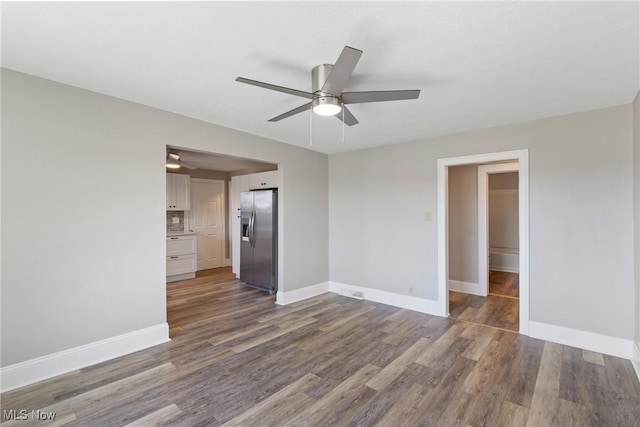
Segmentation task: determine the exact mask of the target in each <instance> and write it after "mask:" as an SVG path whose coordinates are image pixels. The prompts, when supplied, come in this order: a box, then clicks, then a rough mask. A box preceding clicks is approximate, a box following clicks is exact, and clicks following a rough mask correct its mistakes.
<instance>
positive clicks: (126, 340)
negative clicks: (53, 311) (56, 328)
mask: <svg viewBox="0 0 640 427" xmlns="http://www.w3.org/2000/svg"><path fill="white" fill-rule="evenodd" d="M168 341H170V338H169V325H168V324H167V323H161V324H159V325H156V326H151V327H149V328H145V329H140V330H137V331H133V332H128V333H126V334H122V335H118V336H115V337H111V338H107V339H104V340H100V341H96V342H93V343H90V344H86V345H82V346H80V347H74V348H70V349H68V350H63V351H59V352H57V353H53V354H48V355H46V356H42V357H38V358H35V359H31V360H27V361H25V362H20V363H16V364H14V365H9V366H7V367H4V368H0V386H1V387H2V390H1V391H2V392H5V391H8V390H13V389H15V388H18V387H22V386H25V385H28V384H32V383H34V382H37V381H41V380H44V379H47V378H51V377H55V376H56V375H60V374H64V373H67V372H71V371H75V370H77V369H81V368H84V367H87V366H91V365H95V364H96V363H100V362H104V361H105V360H109V359H113V358H116V357H120V356H124V355H125V354H129V353H133V352H134V351H138V350H142V349H145V348H148V347H152V346H154V345H158V344H162V343H165V342H168Z"/></svg>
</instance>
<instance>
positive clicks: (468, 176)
mask: <svg viewBox="0 0 640 427" xmlns="http://www.w3.org/2000/svg"><path fill="white" fill-rule="evenodd" d="M456 168H459V169H456ZM511 172H515V173H517V182H516V187H517V189H516V188H510V189H509V190H516V191H497V192H495V191H494V195H497V196H499V197H501V196H502V197H503V198H505V197H504V196H508V197H506V199H508V200H507V201H505V200H502V201H498V202H495V203H494V204H495V206H494V208H496V207H497V208H498V210H499V209H501V207H500V206H501V205H500V203H501V202H502V209H504V211H503V212H499V214H500V213H501V214H505V213H506V210H509V211H511V213H513V208H514V203H515V207H516V211H517V213H516V217H517V220H515V221H514V219H513V217H510V218H509V221H510V222H509V223H508V224H507V225H508V227H507V229H506V230H502V233H503V234H504V233H511V234H510V239H511V240H504V235H502V236H500V235H499V233H500V232H501V231H500V229H498V230H494V231H497V232H498V234H497V235H496V236H495V237H494V244H493V247H492V245H491V239H490V235H491V234H490V233H491V232H490V231H489V230H490V219H491V218H490V213H491V212H490V207H491V204H490V201H489V196H490V193H491V190H490V185H491V183H490V177H491V176H492V175H494V174H502V173H504V174H507V173H511ZM496 176H497V175H496ZM505 177H507V178H505ZM500 179H502V181H505V180H507V179H512V180H513V175H510V176H507V175H501V176H500V177H499V179H498V181H500ZM465 180H466V184H465ZM460 183H462V184H465V185H466V189H467V192H466V193H462V194H460V193H458V192H452V190H454V189H455V187H456V186H458V185H460ZM469 183H471V184H469ZM476 184H477V185H476ZM494 185H497V186H499V185H506V184H505V183H504V182H497V183H494ZM509 185H510V186H513V182H511V183H510V184H509ZM437 187H438V302H439V307H440V309H441V314H442V315H443V316H449V315H451V316H452V317H457V318H460V319H461V320H468V321H472V322H476V323H483V324H490V325H491V326H496V327H501V328H503V329H509V330H514V331H518V332H520V333H521V334H525V335H528V332H529V205H528V200H529V196H528V194H529V182H528V150H515V151H507V152H499V153H488V154H479V155H472V156H462V157H451V158H444V159H439V160H438V185H437ZM496 190H497V188H496ZM505 190H506V189H505ZM499 197H498V199H497V200H499ZM465 199H466V202H465ZM469 200H471V202H469ZM461 203H462V204H461ZM465 203H466V205H465ZM494 211H495V209H494ZM494 213H495V212H494ZM452 214H453V217H452ZM499 214H498V215H497V218H494V222H495V220H496V219H497V220H500V215H499ZM503 216H504V215H503ZM494 228H496V227H495V226H494ZM514 234H515V235H516V236H515V237H514ZM496 239H497V240H496ZM501 239H502V240H501ZM514 240H515V241H517V245H515V246H517V248H514V247H513V246H514V244H513V241H514ZM504 242H508V243H504ZM498 245H500V246H498ZM514 252H516V253H514ZM492 256H493V258H494V260H493V262H492V261H491V257H492ZM505 260H506V261H508V262H509V263H510V264H509V265H511V266H514V265H515V267H514V268H512V269H511V271H505V270H507V269H509V267H508V266H507V267H504V266H501V265H498V264H500V263H504V261H505ZM490 263H492V266H493V267H494V268H495V269H494V270H491V267H490ZM496 263H498V264H496ZM499 270H502V271H499ZM516 275H517V276H516ZM516 287H517V291H516ZM450 291H451V294H450ZM492 293H493V294H494V295H491V294H492ZM502 294H505V295H502ZM507 294H508V295H507ZM516 294H517V296H516ZM492 311H493V312H494V313H499V316H498V320H504V319H505V318H509V319H517V320H516V321H513V322H511V323H512V324H511V325H510V324H509V322H506V323H500V322H493V324H491V322H487V319H488V316H491V313H492ZM463 313H465V314H464V315H463ZM500 316H502V319H500Z"/></svg>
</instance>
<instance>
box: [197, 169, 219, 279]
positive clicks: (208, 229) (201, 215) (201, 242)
mask: <svg viewBox="0 0 640 427" xmlns="http://www.w3.org/2000/svg"><path fill="white" fill-rule="evenodd" d="M224 200H225V187H224V181H218V180H210V179H195V178H194V179H192V180H191V211H190V221H189V222H190V225H191V229H192V230H193V231H195V232H196V233H197V240H198V253H197V262H198V270H206V269H208V268H217V267H222V266H224V241H225V226H224V211H225V207H224Z"/></svg>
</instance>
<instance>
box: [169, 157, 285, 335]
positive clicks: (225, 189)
mask: <svg viewBox="0 0 640 427" xmlns="http://www.w3.org/2000/svg"><path fill="white" fill-rule="evenodd" d="M167 153H168V155H167V159H168V160H169V159H171V160H177V162H175V163H177V164H178V165H179V167H177V168H167V169H166V173H167V209H166V211H167V212H166V213H167V230H166V232H167V237H166V238H167V291H166V296H167V320H168V323H169V328H170V336H171V337H174V336H176V335H177V334H180V333H181V332H182V331H183V330H185V329H186V328H193V327H199V325H200V326H201V325H206V324H208V323H210V321H213V319H217V320H216V322H217V324H220V322H222V321H224V320H225V318H226V317H225V316H230V319H229V321H234V320H233V313H234V312H235V310H242V309H245V308H246V307H244V305H243V304H245V305H246V304H248V303H252V304H258V305H261V304H267V305H269V304H274V303H275V297H274V296H273V295H270V294H268V293H266V292H261V291H256V290H254V289H250V288H247V287H245V286H242V283H241V282H240V272H239V271H240V266H239V263H240V260H239V259H238V258H237V257H235V256H234V254H236V252H237V250H238V248H239V245H240V241H241V232H240V220H239V218H240V211H239V204H240V192H241V191H249V190H250V189H251V188H246V189H243V188H241V187H242V186H241V185H239V183H241V184H245V183H246V185H247V187H250V186H251V182H249V177H260V178H261V179H260V181H259V184H263V183H264V182H265V180H264V179H263V178H264V176H263V175H265V174H269V176H271V177H272V181H270V182H269V185H271V186H272V187H271V188H278V186H279V183H280V182H281V180H280V173H281V171H280V170H279V167H278V165H277V164H273V163H267V162H263V161H259V160H253V159H245V158H238V157H233V156H228V155H222V154H214V153H207V152H201V151H193V150H188V149H184V148H180V147H174V146H167ZM170 156H171V157H170ZM168 163H169V161H168ZM252 182H253V181H252ZM280 191H281V192H282V189H280ZM236 199H237V200H236ZM276 212H278V215H277V217H275V218H274V219H275V220H276V221H277V222H278V224H281V221H282V217H281V215H280V214H281V212H282V211H281V209H277V211H276ZM281 229H282V228H281V227H278V229H277V230H278V232H280V231H281ZM274 231H275V230H274ZM274 234H275V233H274ZM279 241H280V239H277V238H276V237H275V236H274V242H276V243H277V242H279ZM275 251H277V252H281V250H280V248H279V245H278V247H276V248H275ZM277 252H276V253H277ZM276 260H278V261H277V264H276ZM272 268H273V269H274V272H275V273H274V274H275V275H276V277H280V275H279V274H278V272H279V270H280V269H281V259H280V257H278V258H274V260H273V262H272ZM239 306H242V307H240V308H239ZM225 313H227V314H225ZM216 322H214V323H216Z"/></svg>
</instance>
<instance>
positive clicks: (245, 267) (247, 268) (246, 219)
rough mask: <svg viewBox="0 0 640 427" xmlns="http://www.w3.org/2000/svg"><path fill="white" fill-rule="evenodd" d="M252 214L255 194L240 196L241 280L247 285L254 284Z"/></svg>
mask: <svg viewBox="0 0 640 427" xmlns="http://www.w3.org/2000/svg"><path fill="white" fill-rule="evenodd" d="M252 212H253V192H252V191H247V192H244V193H242V194H241V195H240V227H241V230H240V234H241V235H242V240H241V241H240V280H242V281H243V282H247V283H252V282H253V248H252V244H251V240H250V238H249V236H250V233H251V230H250V225H251V215H252Z"/></svg>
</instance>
